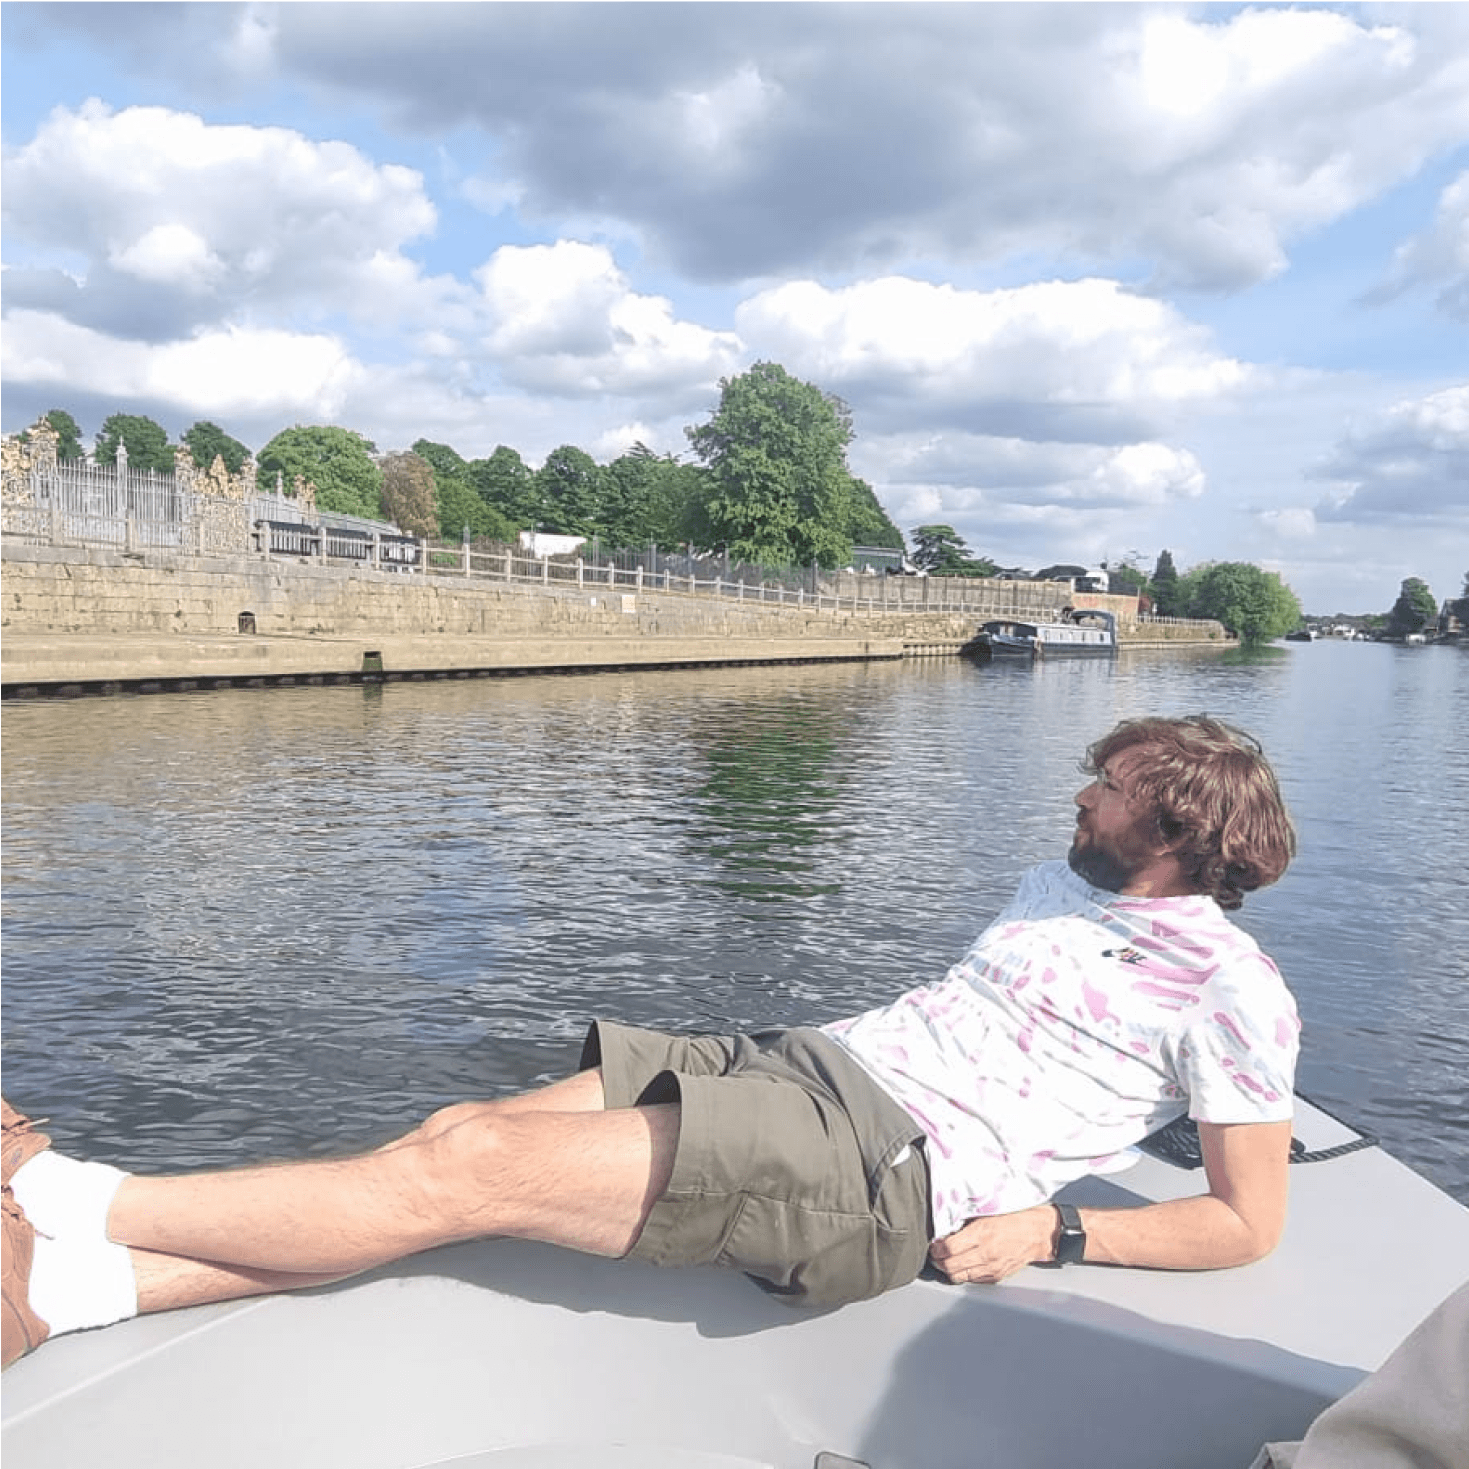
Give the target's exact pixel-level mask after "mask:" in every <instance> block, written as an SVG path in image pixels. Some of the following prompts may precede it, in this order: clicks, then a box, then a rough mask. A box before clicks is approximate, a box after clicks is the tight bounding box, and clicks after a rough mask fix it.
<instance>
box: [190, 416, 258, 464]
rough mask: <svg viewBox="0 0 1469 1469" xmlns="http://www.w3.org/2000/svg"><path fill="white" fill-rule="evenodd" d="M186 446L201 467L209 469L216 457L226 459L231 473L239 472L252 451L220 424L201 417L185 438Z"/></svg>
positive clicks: (225, 461) (191, 456)
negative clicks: (233, 437) (232, 436)
mask: <svg viewBox="0 0 1469 1469" xmlns="http://www.w3.org/2000/svg"><path fill="white" fill-rule="evenodd" d="M183 444H184V448H186V449H187V450H188V451H189V457H190V458H191V459H193V461H194V463H195V464H197V465H198V466H199V468H200V469H208V468H209V467H210V465H212V464H213V463H214V461H215V459H216V458H220V459H223V460H224V467H225V468H226V469H227V470H228V471H229V472H230V473H231V474H238V473H239V472H240V470H241V469H243V468H244V466H245V461H246V460H247V459H248V458H249V457H250V451H249V449H247V448H246V447H245V445H244V444H242V443H241V442H240V441H239V440H238V439H232V438H231V437H230V436H229V435H228V434H227V433H225V431H224V430H223V429H222V428H220V427H219V425H218V424H215V423H210V422H209V421H208V420H207V419H201V420H200V421H199V422H198V423H196V424H195V425H194V426H193V428H191V429H190V430H189V431H188V433H186V434H185V435H184V438H183Z"/></svg>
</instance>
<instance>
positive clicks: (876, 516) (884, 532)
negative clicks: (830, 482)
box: [847, 477, 903, 551]
mask: <svg viewBox="0 0 1469 1469" xmlns="http://www.w3.org/2000/svg"><path fill="white" fill-rule="evenodd" d="M851 502H852V518H851V520H850V521H849V522H848V525H847V533H848V535H849V536H850V537H851V540H852V544H853V545H854V546H871V547H873V548H874V549H875V548H878V547H883V546H885V547H888V548H889V549H891V550H894V551H901V550H902V549H903V532H902V531H900V530H899V529H898V528H897V526H895V525H894V524H893V522H892V519H891V517H890V516H889V515H888V513H887V511H886V510H884V509H883V508H882V506H881V505H880V504H879V503H878V499H877V495H876V494H875V493H874V491H873V488H872V486H871V485H870V484H868V483H867V481H866V480H865V479H857V478H855V477H854V478H853V480H852V494H851Z"/></svg>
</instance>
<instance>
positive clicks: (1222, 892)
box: [1081, 714, 1296, 909]
mask: <svg viewBox="0 0 1469 1469" xmlns="http://www.w3.org/2000/svg"><path fill="white" fill-rule="evenodd" d="M1138 748H1141V749H1142V750H1143V751H1144V752H1145V754H1146V757H1147V758H1146V759H1145V760H1141V761H1139V762H1138V763H1137V767H1136V768H1135V769H1134V770H1133V771H1132V772H1131V779H1130V780H1129V783H1128V784H1129V789H1128V796H1129V797H1130V799H1132V800H1133V801H1134V802H1135V803H1136V804H1138V805H1139V806H1142V807H1143V808H1144V809H1146V810H1149V811H1150V812H1151V814H1152V819H1153V822H1154V825H1155V829H1156V833H1157V836H1158V838H1159V840H1160V841H1162V842H1164V843H1166V844H1167V845H1168V846H1169V847H1170V848H1171V849H1172V851H1173V853H1174V855H1175V856H1176V857H1177V858H1178V860H1179V862H1180V863H1181V864H1182V867H1183V871H1184V875H1185V876H1186V877H1187V878H1188V879H1189V881H1190V882H1191V883H1192V884H1193V886H1194V888H1195V890H1196V891H1197V892H1200V893H1204V894H1206V895H1207V896H1209V897H1211V898H1213V899H1214V901H1215V902H1216V903H1218V904H1219V906H1220V907H1221V908H1229V909H1232V908H1238V907H1239V906H1240V905H1241V904H1242V903H1243V902H1244V895H1245V894H1246V893H1251V892H1254V891H1255V889H1256V888H1262V887H1268V886H1269V885H1270V884H1271V883H1272V882H1274V881H1275V880H1276V879H1277V878H1278V877H1279V876H1280V875H1281V873H1283V872H1284V871H1285V869H1286V868H1287V867H1288V866H1289V865H1290V861H1291V858H1292V857H1294V856H1295V854H1296V834H1295V828H1294V827H1293V826H1292V825H1291V820H1290V815H1289V813H1288V812H1287V811H1286V809H1285V801H1284V800H1283V798H1282V797H1281V794H1280V783H1279V782H1278V781H1277V780H1276V778H1275V771H1274V770H1272V769H1271V767H1270V762H1269V761H1268V760H1266V758H1265V756H1264V753H1263V751H1262V750H1261V748H1260V744H1259V742H1258V741H1257V740H1256V739H1255V738H1254V737H1253V736H1252V735H1248V734H1246V733H1245V732H1244V731H1243V730H1241V729H1236V728H1234V726H1233V725H1229V724H1225V723H1223V722H1222V721H1221V720H1218V719H1210V718H1209V717H1208V715H1205V714H1195V715H1190V716H1188V717H1187V718H1184V719H1161V718H1149V719H1124V720H1123V721H1122V723H1121V724H1119V725H1118V726H1117V728H1116V729H1114V730H1113V731H1112V732H1111V733H1110V734H1107V735H1104V736H1103V737H1102V738H1101V739H1099V740H1098V741H1097V742H1096V743H1095V744H1094V745H1091V746H1089V747H1088V749H1087V752H1086V759H1085V760H1084V761H1083V762H1082V767H1081V768H1082V769H1083V770H1084V771H1086V773H1087V774H1088V775H1096V774H1098V773H1099V772H1100V771H1101V769H1102V767H1103V766H1104V765H1106V764H1107V763H1108V761H1110V760H1114V759H1115V758H1116V757H1117V756H1118V755H1120V754H1121V753H1122V752H1123V751H1124V750H1132V749H1138Z"/></svg>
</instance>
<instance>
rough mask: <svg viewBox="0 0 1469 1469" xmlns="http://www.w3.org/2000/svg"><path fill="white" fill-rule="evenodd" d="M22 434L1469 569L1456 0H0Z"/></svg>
mask: <svg viewBox="0 0 1469 1469" xmlns="http://www.w3.org/2000/svg"><path fill="white" fill-rule="evenodd" d="M0 28H3V29H0V35H3V42H4V45H3V52H0V61H3V68H4V76H3V83H4V86H3V98H0V107H3V143H4V180H3V185H4V187H3V196H0V199H3V254H4V272H5V273H4V289H3V310H4V316H5V321H4V335H3V341H0V354H3V356H0V362H3V389H4V393H3V400H0V401H3V418H4V429H5V431H6V432H13V431H15V430H18V429H20V428H23V427H25V426H26V425H27V424H28V423H29V422H31V421H32V420H33V419H34V417H35V416H36V415H37V414H38V413H40V412H42V411H44V410H45V409H47V408H52V407H60V408H66V409H68V410H69V411H70V412H71V413H73V415H74V416H75V417H76V418H77V420H78V422H79V423H80V424H81V426H82V428H83V431H84V433H85V434H87V435H90V434H92V433H94V432H95V431H96V430H97V428H99V427H100V425H101V422H102V420H103V419H104V418H105V417H106V416H107V415H108V414H109V413H112V412H130V413H146V414H149V415H150V416H152V417H154V418H155V419H157V420H158V421H159V422H160V423H162V424H163V425H164V426H165V427H166V428H168V429H169V430H170V432H171V433H172V434H174V435H177V434H179V433H182V432H183V431H184V430H185V429H187V428H188V427H189V426H190V425H191V424H192V423H194V422H196V421H197V420H199V419H209V420H212V421H213V422H215V423H218V424H219V425H220V426H221V427H223V428H224V429H226V430H227V431H228V432H230V433H232V434H233V435H235V437H237V438H239V439H241V440H243V441H244V442H245V443H247V444H249V445H251V446H252V447H255V448H259V447H261V446H263V445H264V443H265V442H266V441H267V440H268V439H269V438H270V437H271V436H272V435H273V434H275V433H276V432H278V431H279V430H280V429H282V428H286V427H289V426H291V425H293V424H297V423H303V424H305V423H335V424H340V425H342V426H344V427H347V428H351V429H355V430H357V431H358V432H360V433H362V434H364V435H365V436H366V437H368V438H369V439H371V440H372V441H373V442H374V443H375V444H376V445H377V447H378V448H379V449H380V450H384V451H386V450H390V449H401V448H406V447H408V446H409V445H410V444H411V443H413V442H414V441H415V440H416V439H419V438H428V439H432V440H435V441H438V442H441V443H447V444H451V445H452V446H453V447H454V448H456V449H458V450H459V452H460V453H462V454H464V455H465V456H466V457H471V458H472V457H476V456H480V455H485V454H488V453H490V452H491V450H493V449H494V447H495V446H496V445H497V444H502V443H503V444H508V445H510V446H512V447H514V448H516V449H518V450H520V452H521V453H522V454H523V455H524V456H525V457H526V459H527V460H528V461H529V462H531V463H539V462H540V460H541V459H542V458H544V456H545V455H546V454H547V453H548V452H549V451H550V450H552V449H554V448H556V447H557V446H558V445H561V444H566V443H570V444H575V445H577V446H579V447H582V448H584V449H587V450H588V451H589V452H591V453H592V454H593V455H594V456H595V457H597V458H598V459H599V460H602V461H604V462H605V461H606V460H608V459H610V458H612V457H614V456H615V455H616V454H618V453H619V452H621V451H622V450H623V449H625V448H627V447H628V446H630V445H631V444H632V443H634V442H636V441H639V440H641V441H642V442H645V443H647V444H648V445H649V446H650V447H652V448H654V449H656V450H658V451H660V452H676V453H686V452H687V443H686V440H685V437H684V428H685V427H686V426H688V425H691V424H695V423H699V422H701V421H703V420H704V419H705V418H706V417H707V415H708V414H709V413H710V412H711V411H712V410H713V408H714V406H715V405H716V403H717V401H718V392H719V387H718V385H719V380H720V378H722V377H727V376H729V375H731V374H734V373H737V372H740V371H742V370H744V369H745V368H747V367H748V366H750V365H751V364H752V363H753V362H756V361H760V360H774V361H777V362H780V363H782V364H783V365H784V366H785V367H786V368H787V369H788V370H790V371H791V372H793V373H795V374H796V375H797V376H799V377H802V378H804V379H806V380H808V381H811V382H814V383H816V384H817V385H818V386H820V387H822V388H823V389H826V390H827V391H830V392H833V393H836V394H837V395H839V396H840V397H842V398H843V399H844V400H845V401H846V402H847V403H848V404H849V405H850V407H851V410H852V415H853V421H854V425H855V428H856V431H857V438H856V440H855V442H854V443H853V445H852V449H851V453H850V459H851V464H852V468H853V470H854V471H855V472H856V473H858V474H860V475H862V476H863V477H864V478H866V479H867V480H869V481H870V482H871V483H872V484H873V486H874V488H875V489H876V491H877V493H878V497H879V499H880V500H881V501H882V503H883V505H884V506H885V507H886V509H887V510H888V512H889V514H890V515H891V516H892V517H893V519H894V520H895V521H896V522H897V524H898V525H900V526H902V527H903V528H904V529H905V530H911V528H912V527H914V526H917V525H920V524H925V523H928V522H933V521H941V522H947V523H949V524H951V525H953V526H954V527H955V528H956V529H957V530H958V531H959V532H960V534H961V535H962V536H963V537H964V538H965V540H966V542H967V543H968V544H969V546H970V547H971V548H972V549H973V550H975V551H976V552H982V553H984V554H986V555H989V556H992V557H993V558H994V559H995V560H997V561H998V562H1000V563H1001V564H1002V565H1020V566H1030V567H1035V566H1039V565H1043V564H1046V563H1049V562H1056V561H1082V562H1097V561H1102V560H1116V559H1120V558H1124V557H1135V558H1136V559H1137V560H1139V561H1140V562H1141V563H1142V564H1144V565H1145V566H1146V567H1151V565H1152V563H1153V560H1154V559H1155V557H1156V556H1157V554H1158V552H1159V551H1160V550H1162V549H1164V548H1167V549H1169V550H1170V551H1171V552H1172V554H1173V558H1174V560H1175V562H1176V563H1177V564H1178V565H1179V566H1180V567H1188V566H1191V565H1195V564H1197V563H1199V562H1202V561H1207V560H1248V561H1253V562H1256V563H1258V564H1260V565H1263V566H1267V567H1269V568H1271V569H1273V570H1278V571H1280V572H1281V574H1282V575H1283V576H1284V577H1285V579H1286V580H1287V582H1289V583H1290V585H1291V586H1292V587H1293V588H1295V590H1296V591H1297V593H1298V595H1299V596H1300V597H1301V599H1302V601H1303V603H1304V604H1305V606H1306V607H1307V609H1308V610H1311V611H1316V612H1332V611H1373V610H1379V611H1380V610H1385V609H1386V608H1387V607H1388V606H1390V605H1391V603H1392V601H1393V599H1394V598H1395V596H1396V594H1397V590H1398V586H1399V583H1400V582H1401V581H1402V579H1403V578H1404V577H1407V576H1420V577H1423V578H1424V579H1425V580H1426V581H1428V583H1429V585H1430V586H1431V587H1432V588H1433V590H1434V592H1435V593H1436V594H1437V595H1438V596H1439V597H1440V598H1443V597H1448V596H1456V595H1458V593H1459V592H1460V590H1461V588H1462V585H1463V581H1464V577H1465V574H1466V573H1469V335H1466V334H1469V5H1464V4H1430V5H1423V6H1418V5H1412V4H1394V5H1385V6H1373V5H1351V6H1348V5H1315V6H1310V7H1296V8H1291V7H1286V6H1272V5H1263V6H1258V7H1252V8H1241V7H1237V6H1209V5H1204V6H1173V5H1165V4H1155V5H1145V6H1127V5H1108V4H1097V5H1082V6H1070V5H1060V4H1056V5H1051V4H1034V5H1005V4H994V5H990V4H974V5H971V4H942V5H925V4H902V5H885V4H864V5H844V4H819V5H784V4H761V5H750V6H744V5H731V6H726V5H713V4H711V5H704V4H662V5H648V6H645V5H624V4H597V5H591V6H582V5H576V4H565V5H562V4H525V5H519V4H504V5H483V4H476V3H463V4H447V5H439V4H405V5H399V4H390V3H389V4H374V5H369V6H365V7H364V6H357V5H352V4H327V5H319V4H288V5H233V4H207V5H189V4H164V5H145V6H134V5H128V4H116V5H112V4H109V5H95V6H94V5H87V4H42V5H30V4H7V5H4V6H3V7H0Z"/></svg>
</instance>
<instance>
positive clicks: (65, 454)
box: [19, 408, 82, 460]
mask: <svg viewBox="0 0 1469 1469" xmlns="http://www.w3.org/2000/svg"><path fill="white" fill-rule="evenodd" d="M41 416H42V417H43V418H44V419H45V420H46V422H47V423H49V424H50V425H51V431H52V433H54V434H55V435H56V457H57V459H59V460H67V459H80V458H81V457H82V431H81V429H80V428H78V427H77V421H76V419H74V418H73V417H72V416H71V414H69V413H68V412H67V411H66V409H65V408H48V409H47V410H46V411H45V413H43V414H42V415H41ZM19 437H20V441H21V443H22V444H28V443H30V441H31V435H30V430H29V429H27V430H26V431H25V432H24V433H22V434H21V435H19Z"/></svg>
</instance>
